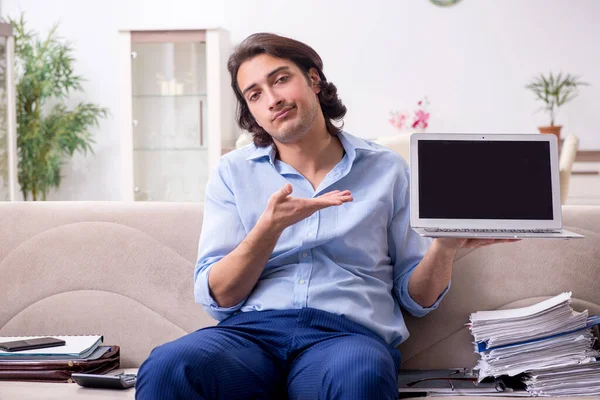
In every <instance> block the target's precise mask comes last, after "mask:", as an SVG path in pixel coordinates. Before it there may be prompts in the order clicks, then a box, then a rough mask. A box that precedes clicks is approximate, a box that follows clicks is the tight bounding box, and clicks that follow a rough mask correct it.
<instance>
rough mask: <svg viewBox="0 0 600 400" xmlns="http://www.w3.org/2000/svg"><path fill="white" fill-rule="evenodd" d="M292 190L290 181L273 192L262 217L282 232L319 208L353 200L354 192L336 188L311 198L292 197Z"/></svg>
mask: <svg viewBox="0 0 600 400" xmlns="http://www.w3.org/2000/svg"><path fill="white" fill-rule="evenodd" d="M292 190H293V189H292V185H290V184H289V183H288V184H286V185H285V186H284V187H282V188H281V189H279V190H278V191H276V192H275V193H273V194H272V195H271V197H270V198H269V201H268V202H267V207H266V208H265V211H264V212H263V214H262V215H261V217H260V219H262V220H264V221H265V222H266V223H268V225H269V226H270V227H271V228H274V229H277V230H278V231H280V232H282V231H283V230H284V229H285V228H287V227H288V226H291V225H294V224H295V223H296V222H299V221H302V220H303V219H305V218H307V217H309V216H311V215H312V214H314V213H315V212H316V211H318V210H321V209H323V208H327V207H331V206H339V205H341V204H343V203H347V202H349V201H352V194H351V193H350V191H349V190H344V191H340V190H334V191H331V192H328V193H325V194H323V195H321V196H318V197H315V198H310V199H303V198H298V197H292V196H290V195H291V194H292Z"/></svg>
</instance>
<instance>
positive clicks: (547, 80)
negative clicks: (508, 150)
mask: <svg viewBox="0 0 600 400" xmlns="http://www.w3.org/2000/svg"><path fill="white" fill-rule="evenodd" d="M587 85H588V83H586V82H582V81H580V80H579V77H577V76H574V75H571V74H563V73H562V72H559V73H558V75H554V74H552V72H550V73H549V74H548V76H545V75H544V74H540V75H539V76H537V77H535V78H533V79H532V81H531V83H529V84H528V85H527V86H525V87H526V88H527V89H529V90H531V91H532V92H533V93H534V94H535V96H536V99H537V100H539V101H542V102H543V103H544V106H543V109H544V110H545V111H546V112H547V113H548V114H550V126H540V127H538V129H539V130H540V133H551V134H554V135H556V136H557V139H558V141H559V143H560V131H561V128H562V125H554V122H555V119H556V113H557V112H558V109H559V108H560V107H561V106H562V105H563V104H565V103H567V102H569V101H571V100H573V99H574V98H575V97H577V95H578V94H579V90H578V89H579V86H587Z"/></svg>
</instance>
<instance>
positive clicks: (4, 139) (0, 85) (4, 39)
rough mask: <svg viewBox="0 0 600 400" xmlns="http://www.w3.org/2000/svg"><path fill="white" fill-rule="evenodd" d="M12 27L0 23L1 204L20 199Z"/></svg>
mask: <svg viewBox="0 0 600 400" xmlns="http://www.w3.org/2000/svg"><path fill="white" fill-rule="evenodd" d="M15 105H16V100H15V76H14V37H13V36H12V26H11V25H10V24H6V23H0V201H14V200H15V199H16V196H17V134H16V108H15Z"/></svg>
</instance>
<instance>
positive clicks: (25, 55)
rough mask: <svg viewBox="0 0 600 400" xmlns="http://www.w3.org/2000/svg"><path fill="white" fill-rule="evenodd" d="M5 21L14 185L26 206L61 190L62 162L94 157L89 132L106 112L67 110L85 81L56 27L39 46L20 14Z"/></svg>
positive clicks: (80, 107)
mask: <svg viewBox="0 0 600 400" xmlns="http://www.w3.org/2000/svg"><path fill="white" fill-rule="evenodd" d="M9 21H10V23H11V24H12V26H13V28H14V32H15V59H16V75H17V104H16V108H17V157H18V180H19V184H20V186H21V193H22V194H23V199H24V200H28V198H29V195H31V198H32V199H33V200H40V199H41V200H46V195H47V193H48V191H49V190H50V189H51V188H57V187H58V186H59V185H60V181H61V174H60V170H61V167H62V165H63V164H64V162H65V161H66V160H67V159H68V158H69V157H72V156H73V155H74V153H75V152H80V153H83V154H87V151H90V152H92V153H93V150H92V144H93V143H95V142H94V140H93V139H92V135H91V132H90V128H92V127H93V126H94V125H98V121H99V119H100V118H101V117H106V116H107V115H108V110H107V109H106V108H102V107H99V106H98V105H96V104H92V103H87V102H80V103H79V104H77V105H76V106H75V107H73V108H69V107H68V106H67V105H66V104H65V102H66V100H67V98H68V96H69V94H71V92H74V91H82V90H83V89H82V86H81V82H82V81H83V78H82V77H81V76H78V75H75V74H74V72H73V68H74V65H73V64H74V63H75V59H74V58H73V48H72V47H71V45H70V44H69V43H68V42H67V41H65V40H63V39H61V38H60V37H59V36H58V35H57V29H58V25H54V27H53V28H52V29H51V30H50V33H49V34H48V36H47V37H46V38H44V39H43V40H42V39H40V38H39V36H38V34H36V33H34V32H31V31H28V30H27V29H26V26H25V21H24V18H23V14H21V17H20V19H19V20H12V19H10V18H9Z"/></svg>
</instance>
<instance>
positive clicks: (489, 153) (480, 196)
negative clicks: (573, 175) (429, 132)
mask: <svg viewBox="0 0 600 400" xmlns="http://www.w3.org/2000/svg"><path fill="white" fill-rule="evenodd" d="M418 156H419V166H418V168H419V217H420V218H435V219H518V220H552V219H553V213H552V184H551V172H550V143H549V142H546V141H541V142H538V141H520V142H519V141H483V140H482V141H479V140H477V141H463V140H420V141H419V148H418Z"/></svg>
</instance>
